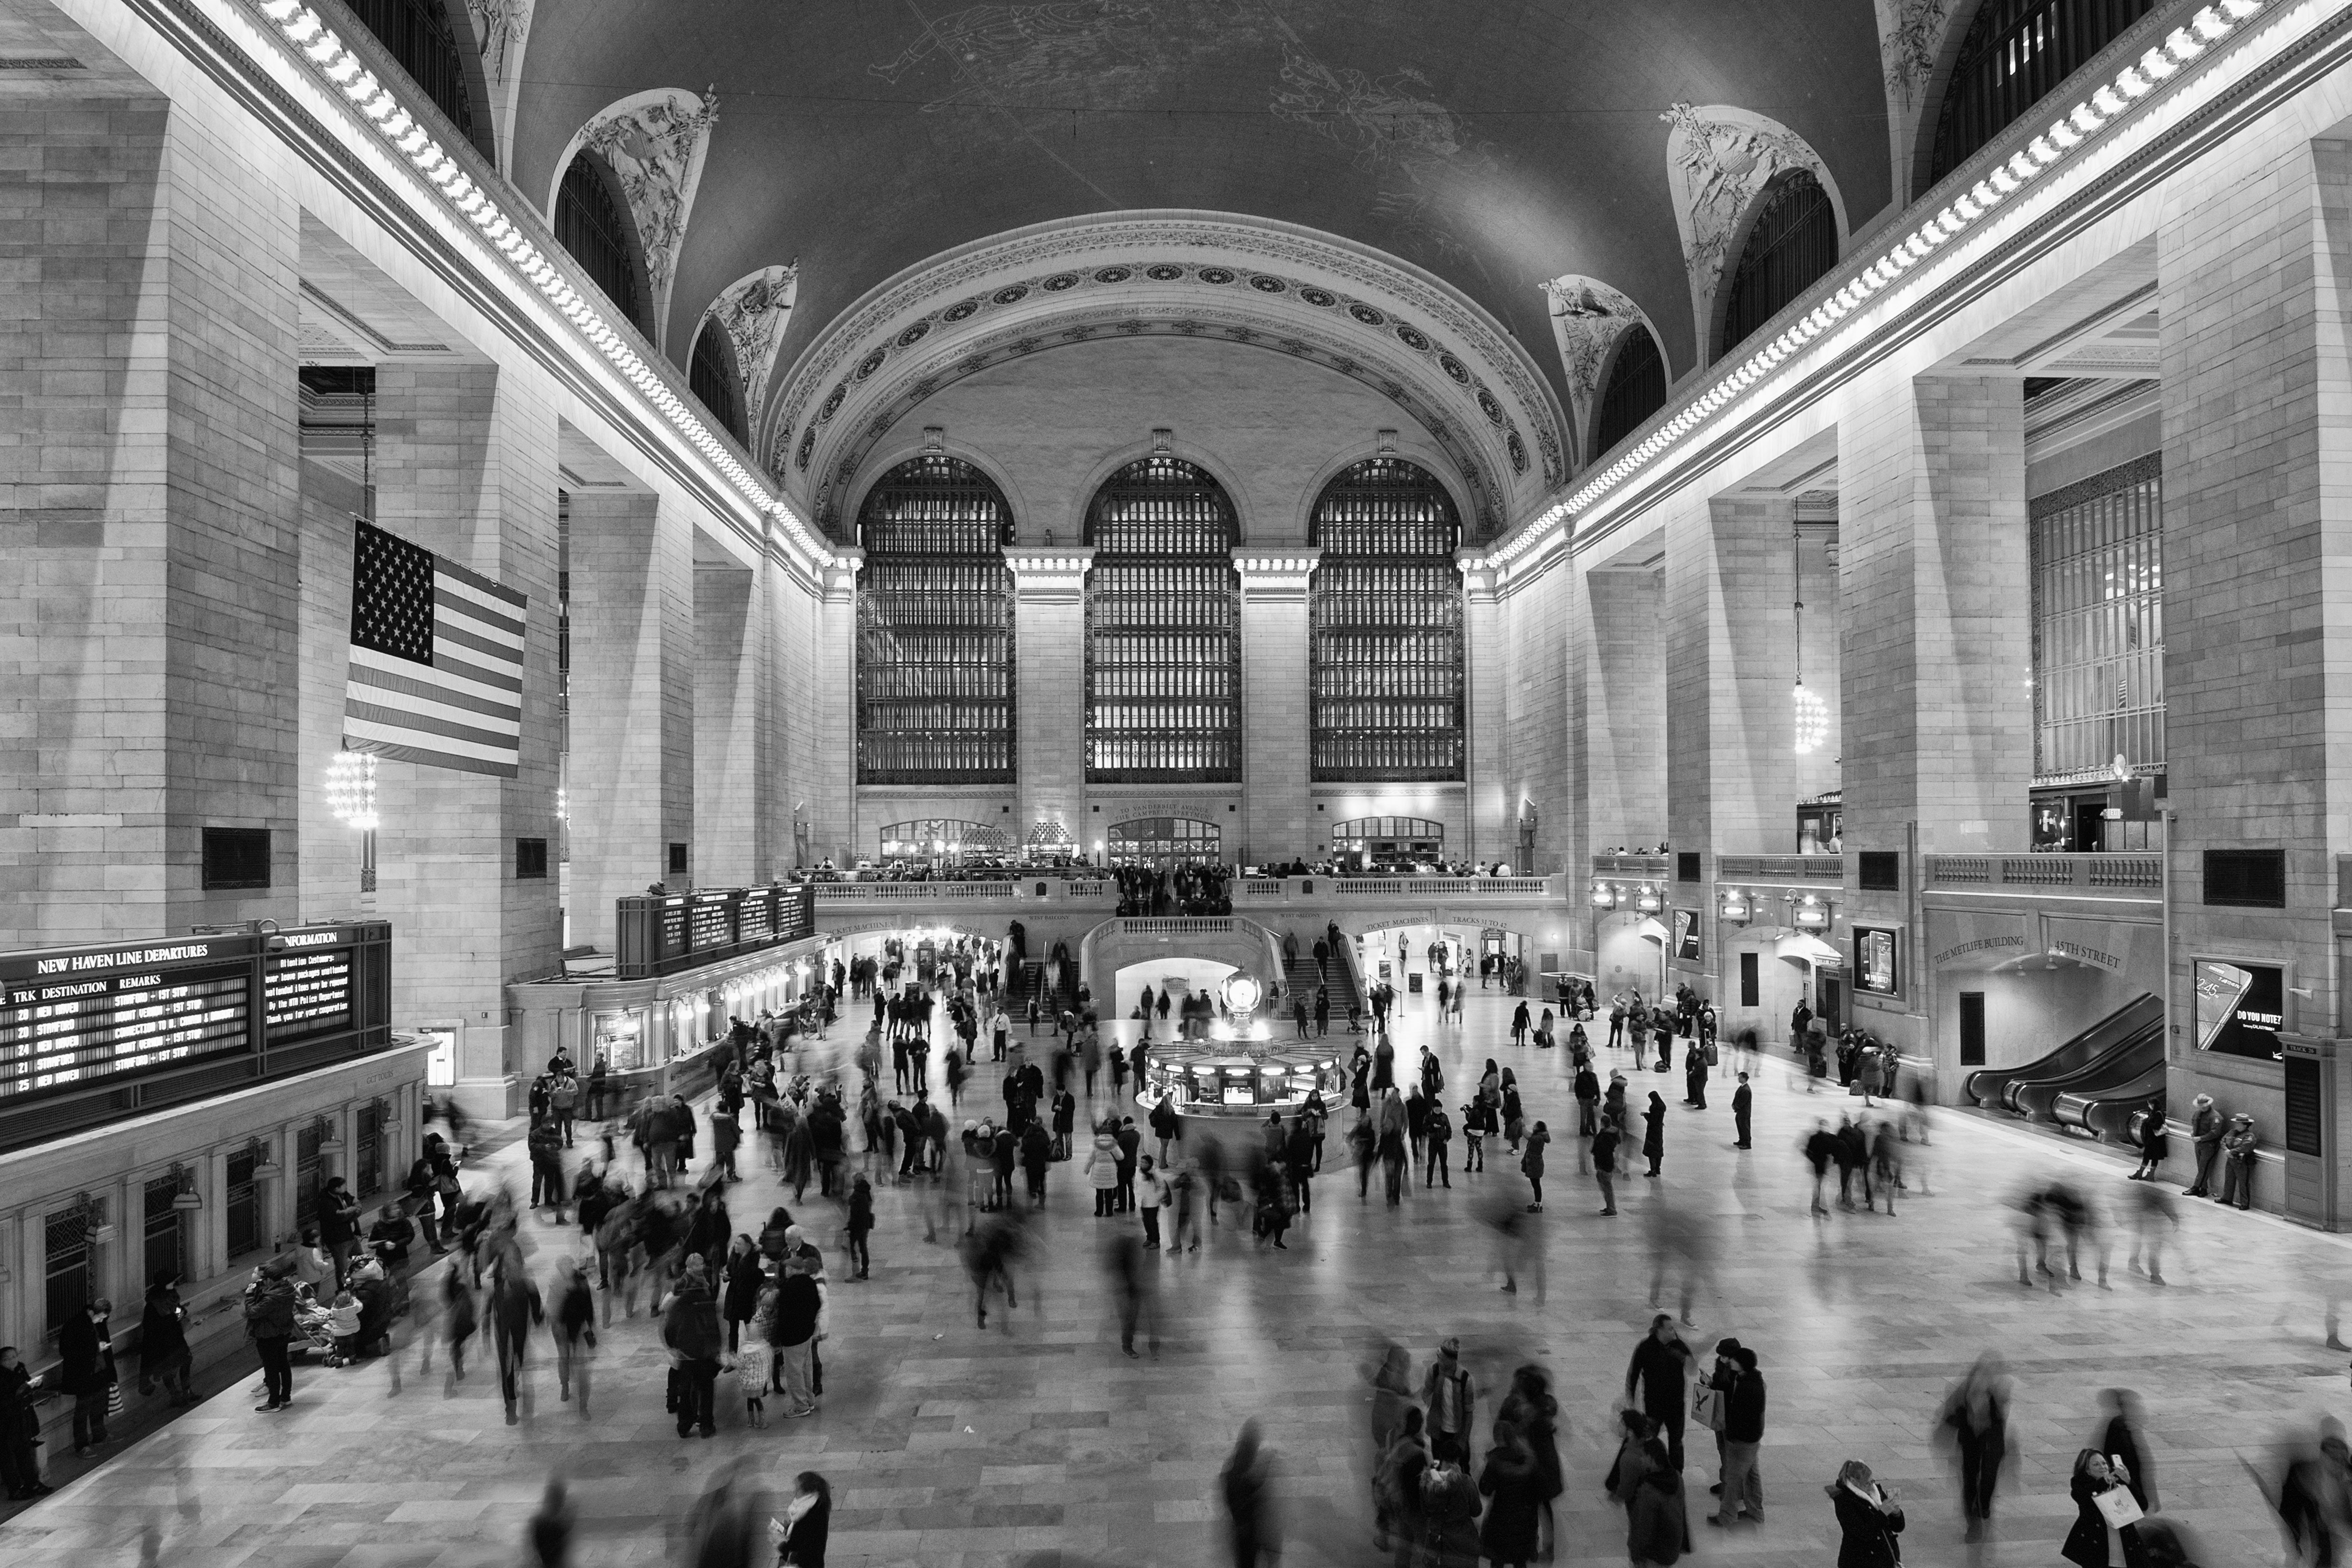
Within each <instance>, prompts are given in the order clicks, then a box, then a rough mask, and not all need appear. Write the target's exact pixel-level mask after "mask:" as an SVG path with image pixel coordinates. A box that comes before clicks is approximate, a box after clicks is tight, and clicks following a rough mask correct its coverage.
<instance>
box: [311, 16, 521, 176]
mask: <svg viewBox="0 0 2352 1568" xmlns="http://www.w3.org/2000/svg"><path fill="white" fill-rule="evenodd" d="M461 3H462V0H461ZM343 4H344V5H345V6H346V7H347V8H348V9H349V10H350V11H351V13H352V16H354V17H356V18H357V19H358V21H359V23H360V25H361V26H363V27H365V28H366V29H367V30H368V31H369V32H370V33H373V35H375V39H376V41H377V42H378V43H380V44H382V45H383V47H384V52H385V53H387V54H389V55H390V56H392V58H393V59H394V62H395V63H397V64H398V65H399V67H400V68H401V69H402V70H404V71H406V72H407V73H408V78H409V79H410V80H411V81H413V82H415V84H416V86H417V89H418V90H419V91H421V92H423V93H424V94H425V97H426V98H428V99H431V100H433V106H434V107H435V108H436V109H438V110H440V111H441V112H442V113H443V114H444V115H446V117H447V118H448V121H449V123H450V124H451V125H453V126H455V127H457V132H458V133H459V134H460V135H462V136H463V137H465V139H466V140H467V141H468V142H472V143H473V144H474V147H475V149H476V150H477V151H478V152H479V153H481V154H482V155H483V156H484V157H486V158H492V159H495V158H496V156H497V153H498V149H497V148H496V147H495V146H490V145H486V144H485V138H484V137H483V135H482V133H481V131H480V129H479V126H480V124H481V123H486V122H487V121H488V114H487V113H482V114H481V115H480V116H479V120H478V118H477V103H476V96H477V95H478V93H480V92H481V91H482V90H483V89H484V88H485V86H486V84H485V83H484V82H483V81H482V79H481V66H480V63H479V60H478V58H476V59H474V60H471V61H469V60H468V58H467V47H466V42H465V41H464V40H461V39H460V38H459V37H458V36H457V26H456V25H455V23H454V22H453V20H452V19H451V17H450V16H449V11H448V6H447V5H446V3H445V0H343ZM470 31H471V29H470V28H468V33H469V34H470Z"/></svg>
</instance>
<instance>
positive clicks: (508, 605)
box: [433, 555, 530, 616]
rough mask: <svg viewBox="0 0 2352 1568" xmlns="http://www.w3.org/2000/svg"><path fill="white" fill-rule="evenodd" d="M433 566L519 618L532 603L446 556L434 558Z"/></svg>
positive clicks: (510, 589) (452, 579)
mask: <svg viewBox="0 0 2352 1568" xmlns="http://www.w3.org/2000/svg"><path fill="white" fill-rule="evenodd" d="M433 564H434V567H435V569H436V570H437V571H438V572H440V574H442V575H443V576H445V577H447V578H449V579H450V580H451V581H453V582H457V583H462V584H465V585H466V586H467V587H468V588H471V589H473V590H474V591H475V592H476V593H478V594H487V595H489V596H490V597H491V598H492V599H495V600H497V601H499V606H500V608H501V609H502V610H506V609H510V610H512V611H513V612H514V613H515V614H516V615H517V616H520V615H521V614H522V612H523V609H524V607H525V606H526V605H529V604H530V599H528V598H527V597H525V596H524V595H520V594H518V593H516V592H515V591H514V590H513V589H512V588H509V587H506V586H504V585H502V584H499V583H495V582H493V581H491V580H490V579H489V578H488V577H485V576H483V575H482V574H480V573H479V572H476V571H473V570H471V569H469V568H467V567H464V566H460V565H458V564H457V563H456V562H455V561H451V560H448V559H447V558H446V557H444V556H439V555H436V556H435V557H434V558H433Z"/></svg>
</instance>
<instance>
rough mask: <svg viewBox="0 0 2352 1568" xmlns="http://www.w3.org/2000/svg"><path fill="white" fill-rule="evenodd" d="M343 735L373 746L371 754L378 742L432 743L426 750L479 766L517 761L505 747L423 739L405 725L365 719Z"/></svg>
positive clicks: (347, 724) (349, 723)
mask: <svg viewBox="0 0 2352 1568" xmlns="http://www.w3.org/2000/svg"><path fill="white" fill-rule="evenodd" d="M343 735H344V738H345V739H346V740H350V739H354V738H356V739H359V740H362V741H367V742H371V744H370V745H369V747H368V749H369V750H370V751H373V750H374V749H375V746H374V744H373V742H389V743H391V744H394V745H409V744H412V743H414V742H418V741H421V740H430V741H431V742H433V743H432V745H430V746H429V747H427V748H426V750H428V751H437V752H446V753H448V754H449V755H451V756H454V757H471V758H473V759H474V760H475V761H476V762H478V763H496V762H510V761H512V760H513V754H512V753H511V752H509V751H508V750H507V749H506V748H505V747H503V746H478V745H475V744H474V743H473V742H469V741H457V740H451V739H449V738H447V737H446V736H423V735H419V734H417V733H416V732H415V731H412V730H409V729H407V728H406V727H405V726H403V725H398V724H378V723H375V722H373V721H370V720H365V719H346V720H344V721H343Z"/></svg>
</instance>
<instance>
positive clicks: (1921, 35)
mask: <svg viewBox="0 0 2352 1568" xmlns="http://www.w3.org/2000/svg"><path fill="white" fill-rule="evenodd" d="M1951 21H1952V5H1951V0H1878V58H1879V59H1880V61H1881V63H1883V64H1884V65H1885V68H1886V91H1887V95H1888V96H1889V97H1890V98H1894V99H1900V100H1901V101H1902V105H1903V107H1904V108H1906V109H1910V110H1916V109H1917V108H1918V107H1919V100H1920V97H1921V95H1922V94H1924V93H1925V92H1926V91H1927V79H1928V77H1930V76H1932V75H1933V74H1934V73H1935V69H1936V56H1937V53H1938V52H1939V51H1940V50H1941V49H1942V48H1943V46H1944V30H1945V29H1946V28H1947V27H1948V26H1951Z"/></svg>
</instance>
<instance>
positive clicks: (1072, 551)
mask: <svg viewBox="0 0 2352 1568" xmlns="http://www.w3.org/2000/svg"><path fill="white" fill-rule="evenodd" d="M1094 563H1095V551H1094V546H1093V545H1091V544H1017V545H1013V546H1012V547H1011V548H1009V549H1007V550H1006V551H1005V552H1004V564H1005V567H1006V569H1007V570H1009V571H1010V572H1011V573H1012V574H1013V598H1014V599H1015V600H1016V601H1017V602H1018V603H1021V604H1025V605H1059V604H1068V605H1075V604H1079V603H1082V602H1083V601H1084V599H1085V596H1086V589H1087V570H1088V569H1089V568H1090V567H1092V566H1093V565H1094Z"/></svg>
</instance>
